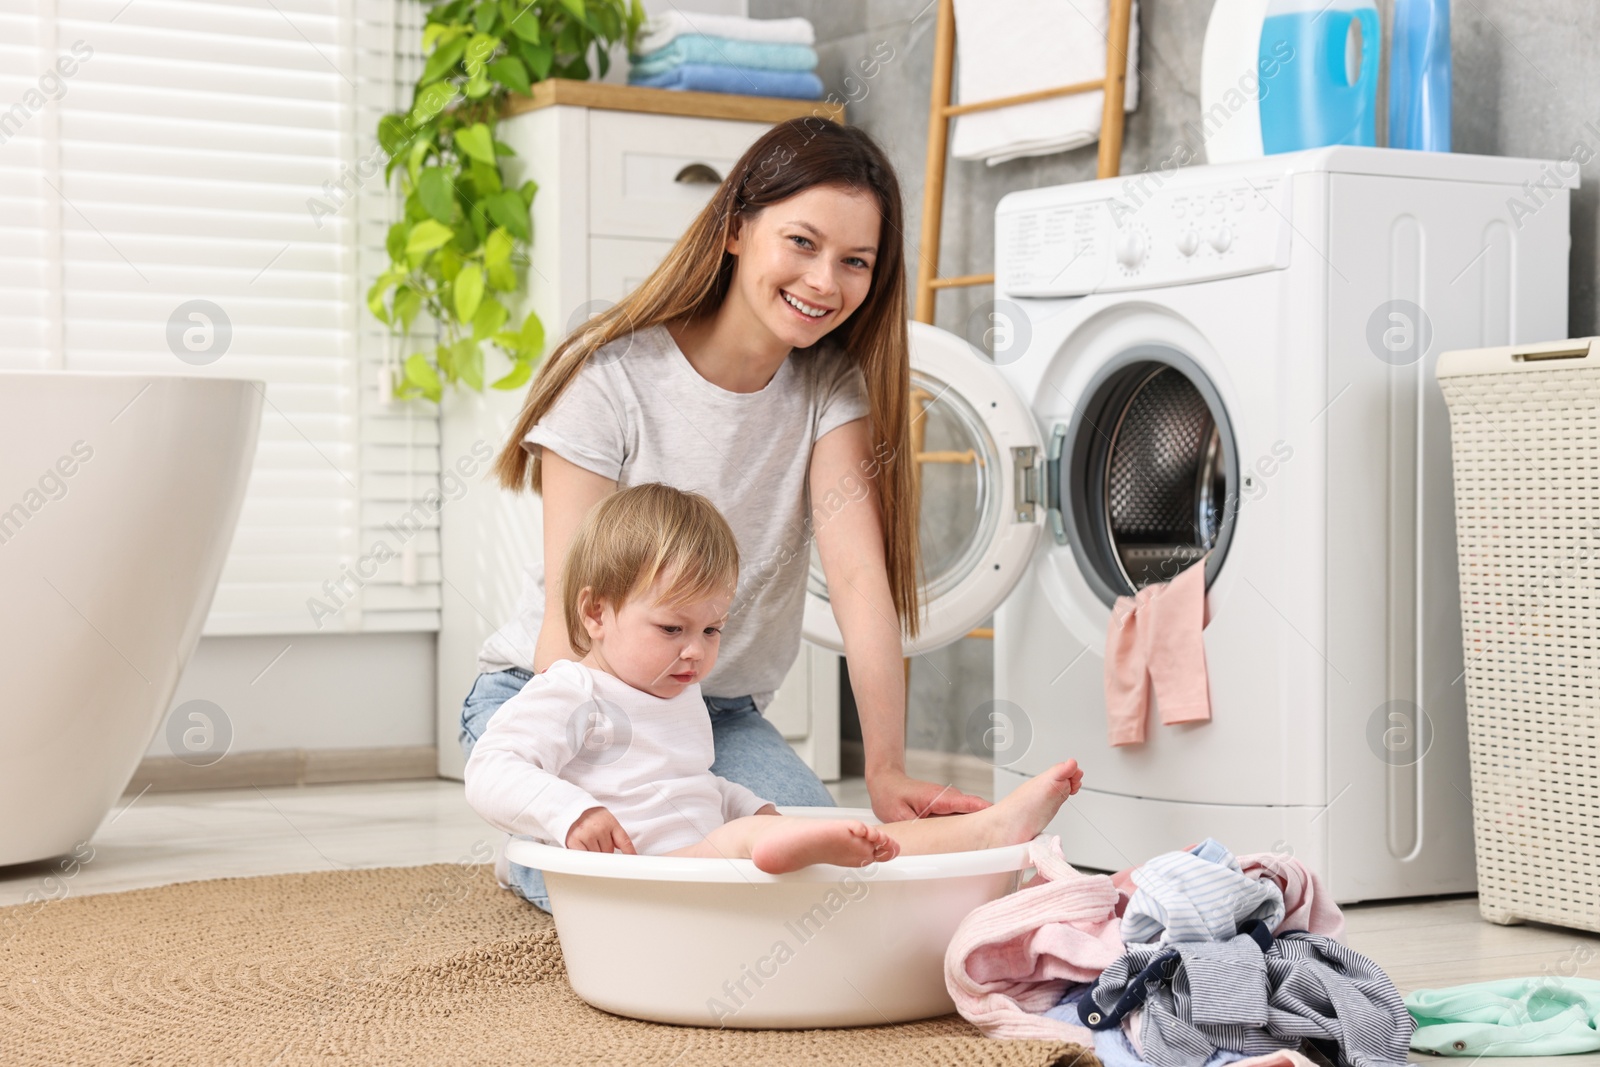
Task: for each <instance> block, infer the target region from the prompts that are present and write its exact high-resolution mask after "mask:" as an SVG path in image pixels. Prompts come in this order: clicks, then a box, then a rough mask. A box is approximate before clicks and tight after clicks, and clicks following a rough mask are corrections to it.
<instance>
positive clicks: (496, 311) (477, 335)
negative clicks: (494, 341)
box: [472, 297, 511, 341]
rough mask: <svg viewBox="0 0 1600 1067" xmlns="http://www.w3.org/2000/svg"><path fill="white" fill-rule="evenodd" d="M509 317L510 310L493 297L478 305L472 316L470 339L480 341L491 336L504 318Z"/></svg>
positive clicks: (502, 323) (503, 323)
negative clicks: (475, 312) (476, 311)
mask: <svg viewBox="0 0 1600 1067" xmlns="http://www.w3.org/2000/svg"><path fill="white" fill-rule="evenodd" d="M510 317H511V312H509V311H507V310H506V306H505V305H504V304H502V303H500V301H498V300H495V299H494V298H493V297H491V298H489V299H488V300H485V301H484V302H483V303H481V304H479V305H478V313H477V314H476V315H474V316H472V339H473V340H474V341H482V340H483V339H485V338H488V337H493V336H494V335H495V333H496V331H498V330H499V329H500V327H502V326H504V325H505V324H506V319H508V318H510Z"/></svg>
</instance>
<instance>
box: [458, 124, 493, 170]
mask: <svg viewBox="0 0 1600 1067" xmlns="http://www.w3.org/2000/svg"><path fill="white" fill-rule="evenodd" d="M455 140H456V148H457V150H458V151H461V152H463V153H465V154H466V155H468V156H471V157H472V158H473V159H476V160H479V161H481V162H484V163H490V164H492V163H493V162H494V139H493V138H492V137H491V136H490V135H489V127H487V126H485V125H484V124H483V123H481V122H475V123H473V124H472V125H471V126H467V127H464V128H463V129H459V130H457V131H456V133H455Z"/></svg>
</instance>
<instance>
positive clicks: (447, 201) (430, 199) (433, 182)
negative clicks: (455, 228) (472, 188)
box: [417, 167, 456, 225]
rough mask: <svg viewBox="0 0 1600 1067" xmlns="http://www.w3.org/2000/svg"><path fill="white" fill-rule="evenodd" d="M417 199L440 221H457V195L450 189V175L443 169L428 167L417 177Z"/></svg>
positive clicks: (447, 222)
mask: <svg viewBox="0 0 1600 1067" xmlns="http://www.w3.org/2000/svg"><path fill="white" fill-rule="evenodd" d="M417 198H418V199H419V200H421V201H422V206H423V207H424V208H426V209H427V210H428V214H430V215H432V216H433V217H434V218H435V219H437V220H438V221H440V222H442V223H445V224H446V225H448V224H450V223H452V222H454V221H455V216H456V195H455V190H454V189H452V188H451V187H450V173H449V172H448V171H446V170H445V169H444V168H443V167H428V168H427V169H425V170H424V171H423V172H422V173H421V174H419V175H418V176H417Z"/></svg>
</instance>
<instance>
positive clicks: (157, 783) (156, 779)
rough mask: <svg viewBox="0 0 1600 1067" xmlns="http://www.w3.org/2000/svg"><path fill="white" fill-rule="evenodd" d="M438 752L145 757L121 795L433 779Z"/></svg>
mask: <svg viewBox="0 0 1600 1067" xmlns="http://www.w3.org/2000/svg"><path fill="white" fill-rule="evenodd" d="M438 760H439V754H438V752H437V751H436V750H435V749H434V747H433V746H432V745H409V746H405V747H393V748H331V749H309V750H308V749H303V748H291V749H279V750H276V751H270V752H232V753H229V754H228V755H226V756H224V757H223V758H222V759H220V760H218V761H217V762H216V763H213V764H211V765H210V766H209V767H194V766H191V765H189V764H187V763H185V762H184V761H183V760H180V759H178V758H177V757H176V756H146V757H145V758H144V759H143V760H141V761H140V762H139V768H138V770H136V771H134V772H133V780H132V781H130V782H129V783H128V788H127V789H125V790H124V791H123V792H124V794H128V793H133V794H137V793H140V792H142V791H144V790H145V789H146V788H149V789H150V791H151V792H156V793H171V792H179V791H183V790H189V789H241V788H245V787H248V786H252V785H258V786H274V785H276V786H283V785H325V784H329V783H333V782H388V781H398V780H402V779H408V778H434V777H437V772H436V771H435V768H436V767H437V766H438Z"/></svg>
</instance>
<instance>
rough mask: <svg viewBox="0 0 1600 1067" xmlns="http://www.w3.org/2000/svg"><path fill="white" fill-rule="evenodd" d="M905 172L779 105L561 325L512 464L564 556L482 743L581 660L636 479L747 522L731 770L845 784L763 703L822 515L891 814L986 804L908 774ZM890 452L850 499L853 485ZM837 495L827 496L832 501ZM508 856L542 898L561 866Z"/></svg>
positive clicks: (818, 788)
mask: <svg viewBox="0 0 1600 1067" xmlns="http://www.w3.org/2000/svg"><path fill="white" fill-rule="evenodd" d="M902 234H903V224H902V211H901V200H900V187H899V182H898V180H897V178H896V177H895V174H894V170H893V168H892V167H891V166H890V164H889V162H888V160H887V158H886V157H885V156H884V154H883V152H882V150H881V149H880V148H879V147H878V145H877V144H876V143H874V142H873V140H872V139H871V138H870V137H869V136H867V135H866V134H865V133H863V132H861V131H860V130H858V129H854V128H851V127H847V126H842V125H840V124H838V123H834V122H830V121H828V120H826V119H822V118H818V117H810V118H805V119H795V120H791V121H789V122H785V123H781V124H779V125H777V126H774V127H773V128H772V129H771V130H769V131H768V132H767V133H766V134H764V135H763V136H762V137H761V138H759V139H758V140H757V141H756V142H755V143H754V144H753V145H752V146H751V147H750V148H749V150H748V151H746V152H745V154H744V156H743V157H742V158H741V159H740V160H739V162H738V163H737V164H736V165H735V166H734V167H733V168H732V169H731V170H730V171H729V173H728V176H727V178H726V179H725V180H724V181H723V183H722V184H721V185H720V186H719V187H718V189H717V191H716V193H715V194H714V195H713V196H712V198H711V200H710V202H709V203H708V204H707V205H706V206H705V208H704V209H703V210H702V211H701V212H700V214H699V215H698V216H697V217H696V218H695V220H694V221H693V223H691V224H690V226H689V228H688V230H687V232H685V233H684V234H683V236H682V237H681V238H679V240H678V241H677V243H676V244H675V245H674V247H673V248H672V250H671V251H670V252H669V253H668V254H667V256H666V258H665V259H664V260H663V261H662V262H661V264H660V266H658V267H657V268H656V269H655V271H654V272H653V273H651V274H650V276H649V277H648V278H646V279H645V281H644V282H643V283H642V284H640V286H639V287H638V288H637V289H636V290H634V291H633V292H632V293H630V294H629V295H628V296H627V297H625V298H624V299H623V300H622V302H621V303H619V304H617V305H616V306H615V307H613V308H611V309H610V310H609V311H607V312H605V313H603V314H602V315H600V316H598V317H596V318H595V319H592V320H590V321H589V322H588V323H586V324H585V325H584V326H583V327H582V328H581V329H580V330H579V331H577V332H575V333H574V334H573V335H572V336H569V337H567V338H566V339H565V340H564V341H562V343H561V344H559V345H557V346H556V348H555V350H554V351H553V352H552V353H551V355H550V356H549V357H548V358H547V359H546V360H545V362H544V364H543V365H542V367H541V368H540V371H539V373H538V375H537V376H536V377H535V379H534V381H533V383H532V384H531V386H530V387H529V391H528V397H527V401H526V403H525V405H524V407H523V410H522V413H521V416H520V417H519V419H518V421H517V425H516V427H515V428H514V431H513V433H512V435H511V438H510V440H509V441H507V442H506V445H505V447H504V449H503V451H502V452H501V454H500V457H499V460H498V464H497V465H498V471H499V475H500V481H501V484H502V485H503V486H505V487H507V488H510V489H514V490H520V489H523V488H525V487H531V488H532V489H533V490H534V491H535V492H538V493H540V494H542V496H543V498H544V506H543V509H542V510H543V522H544V558H543V564H542V568H537V567H536V568H534V572H535V573H534V574H533V575H532V576H531V580H530V581H529V583H528V584H527V586H525V589H524V594H523V598H522V601H521V603H520V604H519V610H518V615H517V617H516V618H514V619H512V620H511V621H510V622H508V623H507V624H506V625H505V626H503V627H502V628H501V629H500V630H499V631H498V632H497V633H496V634H495V635H494V636H493V637H491V638H490V639H489V641H488V642H487V643H486V644H485V646H484V648H483V650H482V652H481V653H480V655H479V662H478V666H479V670H480V677H479V679H478V682H477V684H476V685H475V686H474V687H473V691H472V693H471V694H470V695H469V696H468V699H467V702H466V706H465V707H464V708H463V712H462V724H461V741H462V747H463V749H464V750H465V751H466V752H467V753H468V755H469V756H470V754H471V749H472V747H473V746H474V745H475V743H476V741H477V739H478V738H479V737H480V736H482V734H483V730H484V727H485V725H486V724H487V722H488V719H489V717H490V716H491V715H493V714H494V712H495V711H496V710H497V709H498V708H499V706H500V705H501V704H502V703H504V702H505V701H506V700H507V699H508V698H509V697H510V696H512V695H514V694H515V693H516V692H518V691H519V690H520V689H521V688H522V685H523V684H525V683H526V682H527V681H528V680H529V679H530V678H531V677H532V676H533V674H534V673H535V672H542V671H544V670H546V669H548V668H549V667H550V666H551V665H552V664H554V663H556V662H558V661H561V660H574V661H576V660H579V659H581V658H582V657H581V656H579V655H577V654H576V653H575V652H574V651H573V648H574V646H573V644H572V641H573V640H574V636H575V635H574V634H573V633H572V632H571V630H570V629H569V624H568V620H566V619H564V618H563V616H562V613H561V610H560V602H561V598H560V597H559V596H555V595H550V596H547V595H546V593H547V590H546V589H545V575H555V574H559V573H560V570H561V567H562V563H563V560H564V558H565V554H566V551H567V546H568V545H569V544H570V542H571V540H572V537H573V534H574V531H575V530H576V529H577V528H578V526H579V524H580V523H581V522H582V520H583V518H584V516H585V515H586V514H587V513H588V512H589V510H590V509H591V508H592V507H593V506H594V505H595V504H596V503H598V502H599V501H600V500H602V499H604V498H606V497H608V496H609V495H611V494H612V493H614V492H616V491H617V489H618V488H620V487H625V486H631V485H637V484H639V483H641V482H649V481H656V482H664V483H667V484H669V485H673V486H676V487H678V488H681V489H685V490H692V491H695V492H698V493H701V494H703V495H704V496H706V497H707V498H708V499H710V500H711V502H712V503H713V504H715V505H716V507H717V509H718V510H719V511H721V513H722V514H723V515H724V516H725V517H726V519H727V521H728V523H729V525H730V526H731V527H732V529H733V531H734V534H735V536H736V538H737V541H738V547H739V559H740V567H739V581H738V585H737V589H736V592H735V595H734V598H733V602H732V604H731V605H730V610H729V613H728V618H727V622H726V625H725V627H724V629H723V633H722V635H721V650H720V653H719V657H718V659H717V662H716V666H715V667H714V669H713V670H712V671H711V672H710V673H709V674H707V675H706V676H705V677H704V678H703V679H700V680H699V682H698V683H697V684H699V685H700V686H701V691H702V696H703V698H704V700H705V703H706V706H707V709H708V713H709V715H710V717H711V723H712V732H713V735H714V740H715V749H716V758H715V762H714V764H713V766H712V767H711V768H710V769H711V770H712V771H713V772H714V773H716V774H718V775H721V776H722V777H724V778H727V779H729V780H730V781H733V782H737V783H740V784H741V785H745V786H747V787H749V788H750V789H752V790H754V791H755V792H757V793H758V794H760V795H761V796H764V797H767V798H769V799H771V800H773V801H774V802H776V803H778V804H788V805H813V806H814V805H831V804H832V802H833V801H832V797H831V796H830V794H829V793H828V791H827V790H826V789H825V788H824V787H823V785H822V783H821V781H820V780H819V779H818V778H817V776H816V775H815V773H813V772H812V771H811V769H810V768H809V767H807V766H806V765H805V764H804V763H803V762H801V761H800V759H799V758H798V757H797V756H796V755H795V754H794V753H793V751H792V750H791V749H790V748H789V747H788V745H787V744H786V743H785V741H784V740H783V737H782V735H781V734H780V733H779V731H778V730H777V728H776V727H774V726H773V725H772V724H771V723H769V722H767V721H766V720H765V719H764V718H763V717H762V714H761V711H762V709H763V708H764V707H765V706H766V705H767V703H768V702H769V701H770V700H771V699H772V696H773V694H774V691H775V690H776V689H777V687H778V685H779V683H780V682H781V681H782V680H783V678H784V676H785V675H786V674H787V672H788V670H789V668H790V666H791V665H792V664H793V663H794V661H795V659H796V657H797V656H798V654H799V651H800V632H801V623H802V615H803V611H804V603H805V597H806V577H807V569H808V563H809V559H810V548H811V543H812V540H813V537H814V538H815V541H816V547H817V551H818V554H819V555H820V557H821V559H822V566H823V571H824V573H825V575H826V578H827V583H828V587H829V589H830V591H831V595H830V597H829V603H830V605H831V607H832V610H833V613H834V617H835V619H836V621H837V622H838V625H839V630H840V632H841V634H842V635H843V638H844V646H845V656H846V660H847V662H848V665H849V669H850V677H851V684H852V687H853V689H854V691H855V696H856V702H857V706H858V708H859V710H860V715H861V720H862V732H863V735H864V739H865V740H864V745H865V749H866V756H867V767H866V778H867V788H868V790H869V792H870V793H871V796H872V802H873V810H874V811H875V812H876V814H877V815H878V817H879V818H881V819H883V820H884V821H886V822H892V821H896V820H901V819H907V818H915V817H918V816H921V815H940V814H951V813H957V812H966V811H975V810H978V809H980V808H983V807H985V806H986V804H985V802H984V801H982V800H981V799H979V798H977V797H972V796H967V795H965V794H962V793H960V792H957V791H954V790H951V789H949V788H948V787H943V786H939V785H935V784H933V783H931V782H923V781H919V780H916V779H913V778H910V777H909V776H908V775H907V774H906V773H905V677H904V674H903V672H902V669H901V658H900V656H901V647H902V640H903V638H907V637H914V636H916V634H917V632H918V630H919V627H920V624H921V621H922V620H921V618H920V617H919V616H920V606H919V601H918V578H919V571H920V569H921V562H920V550H919V547H918V540H917V524H918V515H919V509H918V504H917V499H916V495H917V489H916V481H915V479H914V476H913V470H912V467H911V465H910V464H909V463H906V462H901V461H899V457H902V456H906V455H909V454H910V447H909V414H908V410H909V406H910V397H909V385H910V347H909V342H908V335H907V323H906V306H905V262H904V238H903V236H902ZM867 471H870V472H871V474H870V475H868V478H867V480H868V481H869V482H870V488H869V489H867V491H865V492H862V493H860V494H853V495H852V497H851V498H850V499H849V500H848V501H846V502H844V503H843V504H840V503H839V502H838V501H837V500H836V498H837V496H838V494H837V493H836V492H833V491H832V490H833V487H835V486H838V485H840V484H844V483H845V482H846V480H848V479H853V478H855V477H857V473H858V472H867ZM821 503H826V505H827V509H828V510H827V511H826V512H825V513H824V512H823V511H820V510H819V505H820V504H821ZM503 877H506V878H508V879H509V881H510V883H511V884H512V885H513V886H514V887H515V888H516V889H517V890H518V892H520V893H522V894H523V895H524V896H526V897H528V898H529V899H531V900H533V901H534V902H535V903H537V904H539V905H540V906H545V905H546V904H547V898H546V897H545V896H544V892H543V884H542V881H541V880H539V878H538V872H536V871H531V870H529V869H527V868H518V867H514V866H513V867H511V868H510V869H509V870H507V871H505V872H504V874H503Z"/></svg>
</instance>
